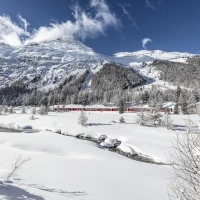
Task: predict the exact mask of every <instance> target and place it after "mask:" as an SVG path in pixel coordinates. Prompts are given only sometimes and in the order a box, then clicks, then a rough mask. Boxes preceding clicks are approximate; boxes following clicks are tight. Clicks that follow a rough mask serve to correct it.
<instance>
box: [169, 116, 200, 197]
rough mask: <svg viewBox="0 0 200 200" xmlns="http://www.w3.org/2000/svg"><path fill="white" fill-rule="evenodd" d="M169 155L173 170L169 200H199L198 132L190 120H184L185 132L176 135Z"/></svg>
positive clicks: (199, 151)
mask: <svg viewBox="0 0 200 200" xmlns="http://www.w3.org/2000/svg"><path fill="white" fill-rule="evenodd" d="M173 148H174V152H173V153H171V155H170V164H171V166H172V168H173V173H172V175H171V182H170V185H169V198H170V199H171V200H199V199H200V131H199V127H198V126H197V125H196V124H194V123H193V122H192V121H191V120H186V131H184V132H179V133H177V137H176V141H175V143H174V145H173Z"/></svg>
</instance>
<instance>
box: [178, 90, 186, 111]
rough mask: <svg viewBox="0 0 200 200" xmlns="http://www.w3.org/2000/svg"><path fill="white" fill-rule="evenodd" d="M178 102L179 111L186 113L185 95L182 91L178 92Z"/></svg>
mask: <svg viewBox="0 0 200 200" xmlns="http://www.w3.org/2000/svg"><path fill="white" fill-rule="evenodd" d="M179 104H180V106H181V112H182V113H183V114H188V110H187V102H186V97H185V95H183V93H182V92H181V93H180V97H179Z"/></svg>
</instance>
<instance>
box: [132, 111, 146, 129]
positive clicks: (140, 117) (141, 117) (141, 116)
mask: <svg viewBox="0 0 200 200" xmlns="http://www.w3.org/2000/svg"><path fill="white" fill-rule="evenodd" d="M146 121H147V117H146V114H145V113H144V112H143V111H142V112H138V113H137V114H136V117H135V123H136V124H139V125H140V126H144V125H145V123H146Z"/></svg>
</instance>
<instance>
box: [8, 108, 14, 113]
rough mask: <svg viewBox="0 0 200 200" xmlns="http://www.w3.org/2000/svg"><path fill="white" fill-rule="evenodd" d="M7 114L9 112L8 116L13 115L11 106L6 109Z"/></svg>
mask: <svg viewBox="0 0 200 200" xmlns="http://www.w3.org/2000/svg"><path fill="white" fill-rule="evenodd" d="M8 112H9V113H10V114H13V107H12V106H10V107H9V108H8Z"/></svg>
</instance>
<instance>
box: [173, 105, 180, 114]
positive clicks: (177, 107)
mask: <svg viewBox="0 0 200 200" xmlns="http://www.w3.org/2000/svg"><path fill="white" fill-rule="evenodd" d="M179 113H180V111H179V106H178V104H177V103H176V104H175V106H174V114H179Z"/></svg>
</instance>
